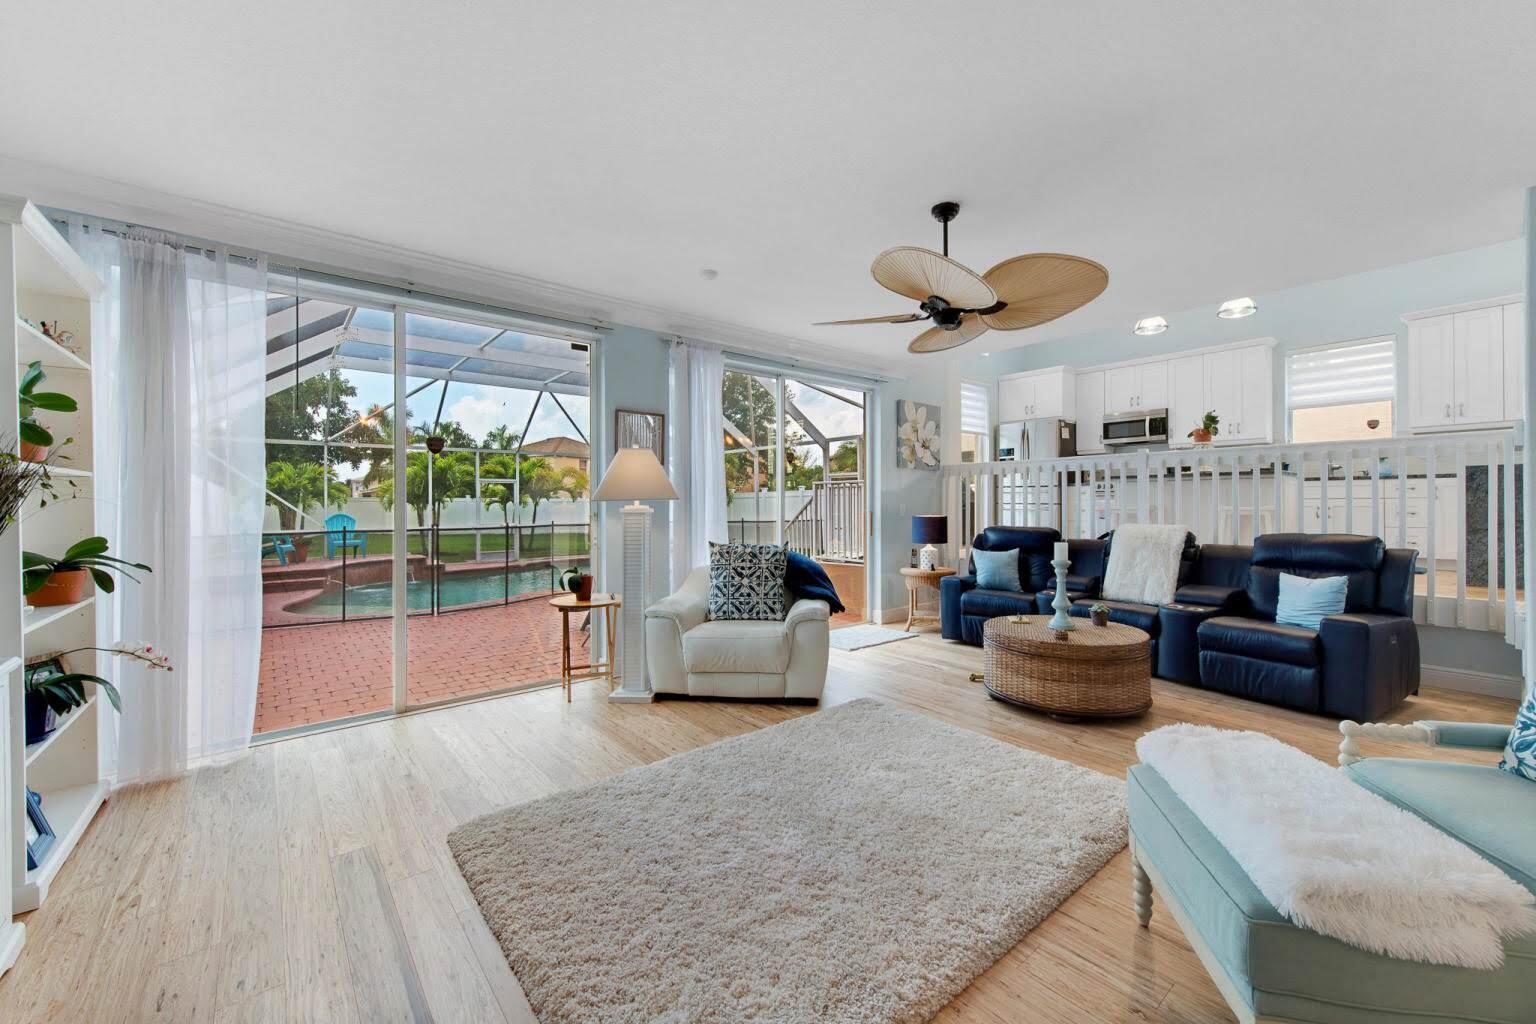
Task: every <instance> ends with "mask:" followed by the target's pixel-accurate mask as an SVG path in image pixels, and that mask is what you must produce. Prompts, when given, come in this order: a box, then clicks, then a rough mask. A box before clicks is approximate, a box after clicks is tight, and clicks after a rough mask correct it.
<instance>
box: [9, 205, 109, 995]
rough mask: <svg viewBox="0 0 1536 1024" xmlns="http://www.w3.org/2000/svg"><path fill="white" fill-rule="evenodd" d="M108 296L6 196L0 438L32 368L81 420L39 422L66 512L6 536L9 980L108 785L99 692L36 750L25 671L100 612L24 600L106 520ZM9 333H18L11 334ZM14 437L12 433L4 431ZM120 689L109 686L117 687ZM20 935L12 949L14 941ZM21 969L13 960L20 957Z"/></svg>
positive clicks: (35, 215)
mask: <svg viewBox="0 0 1536 1024" xmlns="http://www.w3.org/2000/svg"><path fill="white" fill-rule="evenodd" d="M101 289H102V284H101V282H100V281H99V280H98V279H97V278H96V276H95V275H94V274H92V273H91V271H90V269H89V268H88V267H86V265H85V263H84V262H83V261H82V260H81V259H80V258H79V257H78V256H77V255H76V254H75V252H74V250H72V249H71V248H70V247H69V244H68V243H67V242H65V240H64V239H63V237H61V236H60V235H59V233H58V232H57V231H55V230H54V228H53V225H52V224H50V223H49V222H48V220H47V218H46V217H44V216H43V214H42V213H41V212H40V211H38V209H37V208H36V207H34V206H33V205H32V204H31V203H29V202H27V201H25V200H23V199H17V198H13V197H6V196H0V345H3V346H8V347H9V348H10V349H11V350H12V351H10V352H9V353H6V352H3V351H0V362H3V363H4V364H5V365H8V366H9V367H10V376H8V377H4V378H3V380H0V437H9V438H12V439H14V437H15V433H16V426H15V424H16V422H17V406H16V385H17V382H18V380H19V377H20V373H21V372H22V371H23V370H25V368H26V366H27V364H28V363H31V362H40V363H42V364H43V369H44V370H45V371H46V372H47V374H48V381H47V383H46V384H45V385H44V386H43V387H44V390H47V391H61V392H64V393H65V394H67V395H69V396H70V397H72V398H74V399H75V401H76V402H77V403H78V404H79V407H80V408H79V410H78V411H77V412H74V413H49V412H40V413H39V414H38V418H39V419H40V420H41V421H42V423H43V424H44V425H45V426H46V427H48V429H49V430H50V431H51V432H52V433H53V435H54V437H55V438H57V439H58V440H59V441H60V442H62V441H63V439H64V438H66V437H72V438H74V442H73V443H72V444H70V445H69V446H68V447H67V448H65V449H64V450H63V451H62V452H61V455H62V456H63V460H62V461H61V462H60V463H59V464H58V465H56V466H55V467H54V468H53V470H52V472H53V476H54V483H55V487H56V490H57V491H58V495H59V496H58V500H57V501H50V502H49V506H48V509H47V511H46V513H44V514H39V515H30V514H29V513H32V512H35V511H36V508H37V503H38V498H37V497H36V496H34V497H33V498H32V499H31V501H30V502H29V505H28V508H27V509H26V510H25V511H24V512H23V516H22V521H21V523H19V524H18V525H17V526H14V527H12V528H11V529H10V530H9V531H7V532H6V533H5V534H4V535H3V536H0V658H7V657H11V656H15V657H17V658H18V659H19V660H18V661H17V663H16V665H15V666H14V668H13V669H12V670H11V671H9V672H7V673H5V677H6V678H7V679H8V681H9V685H8V686H7V687H6V698H7V699H6V701H5V704H4V707H3V709H0V713H3V714H4V715H5V722H4V723H3V724H4V726H5V728H4V730H3V732H4V736H3V739H0V752H3V754H4V761H5V768H4V770H3V771H0V780H3V781H4V784H5V785H4V790H5V792H4V796H3V799H0V810H4V812H5V813H4V819H3V823H4V825H5V827H4V829H3V830H0V836H3V838H4V854H5V856H4V857H3V858H0V861H3V863H4V865H5V868H6V870H7V871H8V872H9V880H8V881H9V884H8V885H5V886H3V887H0V888H3V892H0V970H4V968H5V967H6V966H7V962H6V960H5V950H6V948H7V945H8V943H10V942H14V943H15V945H16V948H17V950H19V949H20V944H21V941H22V934H23V933H22V932H21V928H20V925H11V917H12V915H13V914H19V913H23V912H25V911H28V910H33V909H35V908H36V907H38V906H40V905H41V904H42V902H43V901H44V900H45V899H46V898H47V896H48V893H49V889H50V887H51V886H52V884H53V881H54V879H55V878H56V877H57V876H58V873H59V869H60V868H61V867H62V866H63V864H64V862H65V861H66V860H68V859H69V856H70V854H72V853H73V852H74V849H75V846H76V844H78V843H79V841H80V837H81V836H82V835H84V834H85V830H86V828H87V827H89V825H90V823H91V819H92V818H93V817H94V816H95V814H96V812H97V811H98V810H99V809H100V808H101V805H102V802H103V801H104V800H105V799H106V798H107V791H108V784H107V781H106V779H105V777H104V766H103V764H102V759H101V742H100V737H101V730H102V728H103V726H104V725H105V724H107V723H105V722H104V721H103V719H102V715H104V714H110V713H111V709H110V706H108V709H107V711H105V712H104V711H103V710H102V708H103V706H104V704H105V701H104V700H103V699H102V697H101V695H100V694H98V693H96V692H95V690H94V688H89V687H88V691H89V693H90V699H89V700H88V701H87V702H86V704H85V705H83V706H82V707H80V708H77V709H76V710H75V711H73V712H71V713H70V714H69V715H67V716H66V717H65V718H64V719H63V720H62V721H61V722H60V723H59V726H58V728H57V729H55V730H54V731H53V732H52V733H50V734H49V735H48V736H47V737H45V738H44V739H43V740H41V741H39V742H37V743H33V744H31V745H28V744H27V743H26V742H25V736H26V726H25V720H24V715H23V693H22V684H23V672H24V664H25V661H26V660H27V659H31V658H36V657H41V656H44V655H47V654H51V653H53V652H56V651H63V650H69V649H72V648H76V647H84V646H87V645H90V644H93V643H95V642H96V614H97V602H96V599H95V594H94V592H93V593H92V594H90V595H89V596H88V597H87V598H86V599H85V600H83V601H81V602H79V603H77V604H72V605H66V606H63V607H57V608H31V607H29V606H28V605H27V604H26V603H25V601H24V600H23V598H22V594H21V552H22V550H23V549H24V548H25V549H26V550H30V551H37V552H40V553H43V554H49V555H58V554H62V553H63V551H64V549H65V548H66V547H68V546H69V545H70V544H73V543H74V542H75V541H78V540H80V539H82V538H84V537H89V536H92V535H94V534H95V533H96V532H97V531H96V518H95V508H94V504H95V503H94V498H93V491H92V485H93V482H94V476H93V474H94V471H95V469H96V467H95V465H94V459H93V445H92V428H93V422H92V398H91V347H90V346H91V336H90V334H91V300H92V298H94V297H95V296H96V295H98V294H99V293H100V292H101ZM45 320H46V321H50V322H51V321H54V320H58V321H60V322H61V323H62V324H63V325H64V327H66V328H67V329H69V330H71V331H73V332H74V334H75V338H76V344H75V346H74V347H75V349H76V351H69V350H67V349H65V348H63V347H62V346H61V345H59V344H58V343H56V342H54V341H53V340H52V339H50V338H48V337H45V336H44V335H43V334H42V332H41V331H39V330H37V329H36V328H34V327H32V326H31V324H29V323H28V322H27V321H31V322H32V323H41V322H43V321H45ZM7 325H9V327H10V329H6V326H7ZM6 425H9V426H6ZM68 667H69V668H70V669H71V670H72V671H80V672H101V674H103V675H106V674H107V672H106V671H103V670H104V669H108V670H109V666H105V665H102V664H100V663H99V662H98V660H97V658H96V657H95V656H94V655H80V654H75V655H71V656H70V657H69V659H68ZM109 678H110V676H109ZM28 789H31V790H33V791H34V792H36V793H38V794H39V795H40V796H41V797H42V804H43V813H44V814H45V815H46V816H47V818H48V823H49V825H50V826H51V827H52V828H53V831H54V837H55V838H54V842H53V845H52V846H51V847H50V849H49V850H48V852H47V854H46V856H45V857H44V858H43V861H42V863H41V864H39V865H38V866H37V867H36V868H34V869H31V870H28V868H27V852H26V831H25V827H24V826H25V820H26V791H27V790H28ZM8 926H10V927H11V931H12V933H13V934H14V938H13V937H10V936H7V934H6V929H7V927H8ZM13 959H14V957H13Z"/></svg>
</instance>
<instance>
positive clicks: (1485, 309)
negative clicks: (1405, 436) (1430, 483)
mask: <svg viewBox="0 0 1536 1024" xmlns="http://www.w3.org/2000/svg"><path fill="white" fill-rule="evenodd" d="M1404 319H1405V320H1406V321H1407V323H1408V353H1407V354H1408V394H1407V395H1406V396H1405V398H1406V400H1405V402H1404V403H1403V404H1404V405H1405V406H1406V412H1407V417H1406V418H1407V427H1408V429H1409V430H1418V431H1433V430H1444V429H1447V428H1454V427H1476V426H1480V425H1484V424H1495V423H1503V422H1507V421H1510V420H1518V419H1522V418H1523V417H1524V416H1525V304H1524V303H1523V302H1508V303H1498V302H1493V303H1489V304H1488V305H1486V306H1478V307H1476V308H1471V309H1454V310H1450V311H1447V312H1445V313H1430V314H1427V315H1413V316H1409V317H1405V318H1404Z"/></svg>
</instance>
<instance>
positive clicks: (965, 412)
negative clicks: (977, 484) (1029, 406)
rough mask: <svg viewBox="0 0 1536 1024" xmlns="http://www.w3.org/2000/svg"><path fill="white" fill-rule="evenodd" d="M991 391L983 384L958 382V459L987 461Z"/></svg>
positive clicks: (990, 424) (990, 421) (962, 460)
mask: <svg viewBox="0 0 1536 1024" xmlns="http://www.w3.org/2000/svg"><path fill="white" fill-rule="evenodd" d="M990 395H991V391H990V390H989V389H988V388H987V386H986V385H985V384H974V383H972V382H971V381H968V380H966V381H961V382H960V461H961V462H985V461H987V457H988V454H989V453H988V451H987V447H988V445H987V441H988V439H989V437H990V435H991V428H992V415H991V408H990V404H991V402H990V397H989V396H990Z"/></svg>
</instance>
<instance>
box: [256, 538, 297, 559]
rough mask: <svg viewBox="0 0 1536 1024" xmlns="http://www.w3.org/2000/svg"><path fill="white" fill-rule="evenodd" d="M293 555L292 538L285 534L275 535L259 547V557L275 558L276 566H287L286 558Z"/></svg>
mask: <svg viewBox="0 0 1536 1024" xmlns="http://www.w3.org/2000/svg"><path fill="white" fill-rule="evenodd" d="M292 553H293V538H292V537H290V536H288V535H287V534H281V533H276V534H273V535H272V536H271V538H270V539H268V540H266V541H265V542H263V543H262V545H261V557H262V558H266V557H267V556H268V555H276V556H277V564H278V565H287V564H288V556H289V555H290V554H292Z"/></svg>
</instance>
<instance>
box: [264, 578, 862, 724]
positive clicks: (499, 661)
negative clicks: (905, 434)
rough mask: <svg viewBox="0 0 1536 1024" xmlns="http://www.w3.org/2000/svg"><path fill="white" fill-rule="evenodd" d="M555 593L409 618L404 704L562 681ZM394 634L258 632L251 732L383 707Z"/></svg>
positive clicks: (845, 622) (840, 618) (275, 599)
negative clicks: (553, 601)
mask: <svg viewBox="0 0 1536 1024" xmlns="http://www.w3.org/2000/svg"><path fill="white" fill-rule="evenodd" d="M305 593H306V592H299V593H275V594H268V595H267V600H266V614H267V621H268V622H283V621H292V620H293V619H294V618H296V616H294V615H291V614H287V613H285V612H284V611H283V606H285V605H287V604H289V603H291V602H293V601H295V600H297V599H299V598H302V597H303V596H304V594H305ZM307 593H313V591H308V592H307ZM551 596H552V595H548V594H545V595H540V596H539V597H536V598H530V599H527V600H523V601H517V602H515V603H513V604H510V605H496V606H492V607H489V608H473V609H467V610H464V611H454V612H447V613H445V614H442V615H412V616H411V617H410V619H409V620H408V622H409V642H408V644H407V652H408V653H407V657H406V664H407V677H408V680H409V684H408V685H409V696H410V702H411V703H412V704H430V703H432V702H433V701H439V700H446V699H448V698H451V697H467V696H473V695H475V694H478V693H487V692H490V691H493V690H504V689H508V688H510V687H515V686H524V685H527V684H529V683H539V682H546V681H550V680H555V679H558V678H559V677H560V615H559V613H557V612H556V611H555V610H554V609H552V608H550V607H549V605H548V603H547V602H548V600H549V598H550V597H551ZM863 621H864V615H863V614H862V610H860V611H854V610H852V609H850V610H849V611H848V612H844V613H843V614H841V615H834V616H833V617H832V628H834V629H836V628H838V627H841V626H850V625H854V624H855V623H859V622H863ZM577 622H578V620H577V619H576V617H575V616H572V620H571V643H572V644H573V645H574V648H575V649H574V652H573V653H574V656H575V659H576V661H577V662H578V663H579V662H583V661H586V660H587V650H586V646H585V645H586V643H587V637H586V636H585V635H584V634H581V633H578V632H577V631H576V625H577ZM391 628H392V627H391V622H390V620H389V619H387V618H380V619H353V620H349V621H347V622H325V623H317V624H313V625H301V626H286V627H282V628H274V629H266V630H263V631H262V635H261V686H260V690H259V692H258V694H257V696H256V732H257V733H264V732H273V731H276V730H278V729H289V728H292V727H294V726H299V725H311V724H314V723H316V722H330V721H335V720H337V719H340V718H348V717H351V716H353V715H361V714H366V713H367V712H370V711H386V710H388V709H389V708H390V707H391V706H393V699H392V698H393V683H392V681H391V671H390V661H391V653H392V639H391ZM577 685H578V686H602V685H603V684H602V683H601V682H597V681H594V682H590V683H578V684H577Z"/></svg>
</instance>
